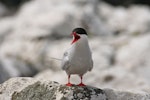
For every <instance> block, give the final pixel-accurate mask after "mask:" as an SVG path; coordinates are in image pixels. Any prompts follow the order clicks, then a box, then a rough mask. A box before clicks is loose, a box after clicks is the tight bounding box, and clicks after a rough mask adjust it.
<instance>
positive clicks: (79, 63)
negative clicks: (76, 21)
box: [62, 34, 93, 85]
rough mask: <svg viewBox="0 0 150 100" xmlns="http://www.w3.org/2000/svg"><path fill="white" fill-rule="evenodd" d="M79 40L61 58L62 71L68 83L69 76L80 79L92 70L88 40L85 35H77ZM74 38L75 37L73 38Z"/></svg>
mask: <svg viewBox="0 0 150 100" xmlns="http://www.w3.org/2000/svg"><path fill="white" fill-rule="evenodd" d="M78 35H79V36H80V39H78V40H77V41H76V42H75V43H73V44H72V45H71V48H69V49H68V50H67V51H66V52H65V53H64V56H63V59H62V69H63V70H65V71H66V73H67V74H68V83H69V84H71V83H70V75H72V74H77V75H79V76H80V77H81V83H80V85H84V84H83V83H82V76H83V75H84V74H85V73H86V72H87V71H91V70H92V68H93V60H92V55H91V50H90V48H89V43H88V38H87V35H85V34H78ZM74 38H75V37H74Z"/></svg>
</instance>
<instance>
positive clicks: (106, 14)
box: [99, 3, 150, 35]
mask: <svg viewBox="0 0 150 100" xmlns="http://www.w3.org/2000/svg"><path fill="white" fill-rule="evenodd" d="M99 14H100V17H101V18H102V19H104V20H105V22H106V23H105V25H106V26H107V27H108V29H109V30H111V31H112V32H113V33H116V34H128V35H138V34H145V33H147V32H148V31H149V25H150V18H149V17H148V16H150V11H149V7H147V6H138V5H136V6H130V7H128V8H124V7H121V6H119V7H114V6H111V5H108V4H105V3H100V6H99ZM135 16H136V18H135ZM143 19H144V20H143Z"/></svg>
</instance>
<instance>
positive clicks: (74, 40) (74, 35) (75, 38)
mask: <svg viewBox="0 0 150 100" xmlns="http://www.w3.org/2000/svg"><path fill="white" fill-rule="evenodd" d="M71 35H72V36H73V41H72V43H71V44H73V43H75V42H76V41H77V40H78V39H80V36H78V35H77V34H76V32H73V33H72V34H71Z"/></svg>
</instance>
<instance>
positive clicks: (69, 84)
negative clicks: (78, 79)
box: [66, 75, 72, 86]
mask: <svg viewBox="0 0 150 100" xmlns="http://www.w3.org/2000/svg"><path fill="white" fill-rule="evenodd" d="M66 86H72V84H71V83H70V75H68V83H67V84H66Z"/></svg>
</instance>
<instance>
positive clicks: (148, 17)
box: [0, 0, 150, 92]
mask: <svg viewBox="0 0 150 100" xmlns="http://www.w3.org/2000/svg"><path fill="white" fill-rule="evenodd" d="M149 5H150V1H148V0H0V83H3V82H4V81H6V80H7V79H9V78H11V77H18V76H23V77H26V76H33V77H35V78H38V79H46V80H52V81H57V82H59V83H62V84H65V83H66V81H67V75H66V73H65V72H64V71H62V70H61V68H60V64H61V62H60V61H58V60H55V59H52V57H54V58H62V56H63V52H64V51H65V50H66V49H67V48H68V47H69V46H70V43H71V39H72V37H71V36H70V34H71V31H72V29H74V28H75V27H84V28H85V29H86V30H87V32H88V33H89V43H90V46H91V48H92V53H93V60H94V69H93V70H92V72H90V73H87V74H86V75H85V76H84V81H85V83H86V84H88V85H92V86H96V87H99V88H112V89H118V90H132V91H144V92H150V8H149ZM71 81H72V82H74V83H78V82H79V81H80V80H79V78H78V77H77V76H73V77H72V79H71Z"/></svg>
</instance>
